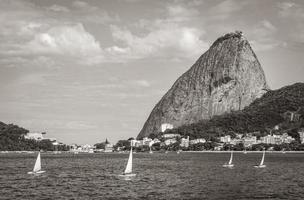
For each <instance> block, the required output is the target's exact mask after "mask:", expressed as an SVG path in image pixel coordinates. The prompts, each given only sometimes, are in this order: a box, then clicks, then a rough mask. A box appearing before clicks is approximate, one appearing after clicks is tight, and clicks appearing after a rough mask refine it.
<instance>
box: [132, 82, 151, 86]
mask: <svg viewBox="0 0 304 200" xmlns="http://www.w3.org/2000/svg"><path fill="white" fill-rule="evenodd" d="M134 83H135V85H138V86H140V87H150V86H151V84H150V83H149V82H148V81H147V80H137V81H134Z"/></svg>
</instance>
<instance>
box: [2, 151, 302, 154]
mask: <svg viewBox="0 0 304 200" xmlns="http://www.w3.org/2000/svg"><path fill="white" fill-rule="evenodd" d="M36 152H38V151H0V154H10V153H20V154H21V153H26V154H33V153H36ZM231 152H233V153H243V154H244V151H181V153H231ZM246 152H247V153H263V151H246ZM265 152H266V153H280V154H284V153H304V151H284V152H283V151H265ZM41 153H46V154H61V153H63V154H74V152H71V151H60V152H55V151H48V152H41ZM79 153H80V154H108V153H119V154H121V153H126V152H98V153H89V152H79ZM134 153H135V152H134ZM136 153H148V154H149V152H136ZM154 153H157V154H165V153H164V152H159V151H154ZM168 153H176V151H168Z"/></svg>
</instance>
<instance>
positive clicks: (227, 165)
mask: <svg viewBox="0 0 304 200" xmlns="http://www.w3.org/2000/svg"><path fill="white" fill-rule="evenodd" d="M223 167H226V168H233V167H234V164H230V165H229V164H224V165H223Z"/></svg>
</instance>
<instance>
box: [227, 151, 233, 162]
mask: <svg viewBox="0 0 304 200" xmlns="http://www.w3.org/2000/svg"><path fill="white" fill-rule="evenodd" d="M232 159H233V152H232V151H231V156H230V160H229V163H228V164H229V165H231V164H232Z"/></svg>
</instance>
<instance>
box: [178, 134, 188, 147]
mask: <svg viewBox="0 0 304 200" xmlns="http://www.w3.org/2000/svg"><path fill="white" fill-rule="evenodd" d="M180 146H181V147H186V148H188V147H189V136H188V137H187V138H182V139H181V143H180Z"/></svg>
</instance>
